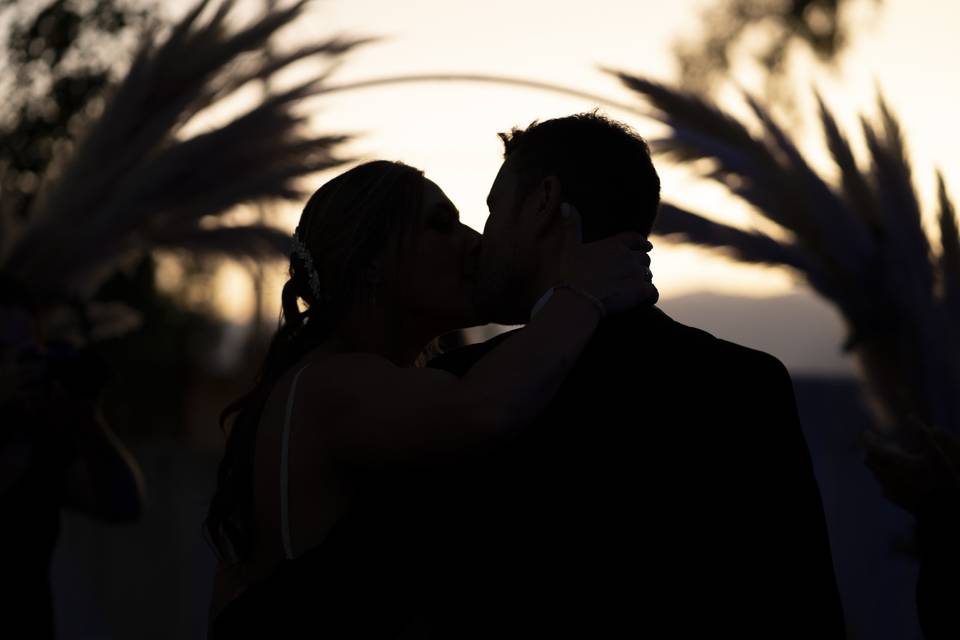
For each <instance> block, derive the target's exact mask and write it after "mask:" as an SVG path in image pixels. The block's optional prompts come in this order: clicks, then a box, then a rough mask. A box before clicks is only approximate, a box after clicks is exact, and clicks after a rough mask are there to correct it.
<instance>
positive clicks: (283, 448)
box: [280, 362, 310, 560]
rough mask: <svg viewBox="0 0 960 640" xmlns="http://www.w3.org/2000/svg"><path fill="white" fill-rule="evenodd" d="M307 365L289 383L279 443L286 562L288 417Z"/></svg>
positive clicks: (289, 555) (289, 551)
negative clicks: (295, 392)
mask: <svg viewBox="0 0 960 640" xmlns="http://www.w3.org/2000/svg"><path fill="white" fill-rule="evenodd" d="M309 365H310V363H309V362H308V363H307V364H305V365H303V366H302V367H300V370H299V371H297V373H296V375H295V376H293V382H292V383H290V393H289V395H288V396H287V413H286V417H285V418H284V420H283V437H282V440H281V443H280V526H281V529H282V531H283V550H284V553H285V554H286V557H287V559H288V560H292V559H293V557H294V556H293V546H292V545H291V544H290V522H289V512H290V506H289V488H288V482H287V478H288V475H289V474H288V472H287V466H288V464H289V459H290V451H289V443H290V415H291V414H292V413H293V392H294V391H295V390H296V388H297V379H298V378H299V377H300V374H301V373H303V370H304V369H306V368H307V367H308V366H309Z"/></svg>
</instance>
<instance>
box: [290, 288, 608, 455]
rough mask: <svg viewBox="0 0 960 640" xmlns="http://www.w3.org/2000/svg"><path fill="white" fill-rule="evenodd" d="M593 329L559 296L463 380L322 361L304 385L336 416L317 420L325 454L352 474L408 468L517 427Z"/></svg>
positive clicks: (584, 305) (374, 361)
mask: <svg viewBox="0 0 960 640" xmlns="http://www.w3.org/2000/svg"><path fill="white" fill-rule="evenodd" d="M599 320H600V315H599V313H598V312H597V309H596V308H595V307H594V305H593V304H592V303H591V302H590V301H589V300H588V299H587V298H585V297H583V296H580V295H578V294H577V293H574V292H572V291H570V290H568V289H560V290H558V291H557V292H556V293H555V294H554V295H553V297H552V298H551V299H550V301H549V302H548V303H547V304H546V306H544V307H543V310H542V311H540V313H539V314H538V315H537V316H536V318H535V319H534V320H533V321H532V322H531V323H530V324H529V325H527V328H526V329H524V330H523V331H521V332H519V333H518V334H517V335H516V336H513V337H511V338H510V339H508V340H506V341H504V342H503V343H501V344H499V345H497V347H496V348H495V349H493V350H492V351H491V352H490V353H488V354H487V355H486V356H485V357H484V358H482V359H481V360H479V361H478V362H477V363H476V364H475V365H474V366H473V368H471V369H470V371H469V372H468V373H467V375H466V376H464V377H463V378H462V379H461V378H457V377H455V376H453V375H451V374H449V373H447V372H445V371H440V370H436V369H415V368H403V367H398V366H396V365H394V364H392V363H391V362H389V361H388V360H386V359H384V358H381V357H378V356H374V355H369V354H345V355H342V356H336V357H333V358H330V359H328V360H327V361H326V363H325V365H324V366H322V367H318V368H317V369H316V370H315V371H314V373H313V376H312V377H314V378H315V379H317V384H316V385H311V386H312V387H313V393H315V394H323V395H324V396H325V402H324V404H325V405H327V406H334V407H336V410H335V411H334V412H333V415H330V414H328V415H329V418H331V419H329V420H324V419H323V418H318V420H319V421H320V422H323V423H324V424H323V425H318V427H319V428H321V429H323V431H324V438H323V439H324V442H325V445H326V446H327V447H328V450H329V451H330V452H331V453H333V454H334V455H336V456H337V457H339V458H341V459H342V460H344V461H346V462H349V463H354V464H372V465H378V464H391V463H403V462H404V461H409V462H415V461H417V460H422V459H426V458H430V457H433V456H442V455H449V454H451V453H455V452H457V451H461V450H464V449H470V448H474V447H476V446H478V445H482V444H483V443H485V442H488V441H490V440H491V439H493V438H495V437H496V436H498V435H500V434H504V433H505V432H507V431H509V430H511V429H515V428H519V427H522V426H524V425H526V424H528V423H530V422H531V421H532V420H533V419H534V418H535V417H536V416H537V415H539V414H540V412H541V411H543V409H544V408H545V407H546V406H547V404H548V403H549V401H550V400H551V399H552V398H553V396H554V394H555V393H556V392H557V390H558V389H559V388H560V385H561V383H562V382H563V380H564V378H565V377H566V375H567V373H568V372H569V371H570V369H571V368H572V367H573V365H574V363H575V362H576V360H577V357H578V356H579V355H580V352H581V351H582V350H583V348H584V347H585V346H586V344H587V343H588V342H589V340H590V337H591V336H592V335H593V332H594V330H595V329H596V327H597V325H598V323H599ZM311 369H313V367H311ZM308 371H309V369H308ZM321 377H322V378H323V381H322V382H321V381H320V380H319V379H320V378H321ZM331 401H332V402H331Z"/></svg>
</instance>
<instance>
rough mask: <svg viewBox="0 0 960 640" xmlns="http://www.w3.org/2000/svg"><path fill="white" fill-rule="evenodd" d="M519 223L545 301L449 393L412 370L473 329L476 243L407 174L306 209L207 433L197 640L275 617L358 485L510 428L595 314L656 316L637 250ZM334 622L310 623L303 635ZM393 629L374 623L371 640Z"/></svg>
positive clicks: (562, 211) (444, 380) (398, 172)
mask: <svg viewBox="0 0 960 640" xmlns="http://www.w3.org/2000/svg"><path fill="white" fill-rule="evenodd" d="M525 206H534V207H536V206H539V207H540V208H541V209H542V210H538V211H536V212H533V213H530V215H526V216H525V219H528V220H529V221H530V222H529V224H532V225H538V227H539V228H538V229H537V230H536V231H537V232H538V233H541V234H543V237H544V240H543V242H541V243H540V248H541V249H542V255H541V256H539V260H538V263H539V265H540V269H541V271H542V273H541V274H540V275H541V276H542V277H541V278H540V281H542V282H545V283H547V284H548V286H549V285H550V284H553V285H554V286H555V294H554V295H553V296H552V297H550V298H549V300H548V301H547V302H546V304H545V305H544V306H543V307H542V309H541V310H540V311H539V312H538V313H537V315H536V317H535V319H534V320H532V321H531V323H530V324H529V325H528V328H527V329H526V330H525V331H522V332H519V333H518V334H517V335H516V336H515V337H512V338H511V339H509V340H505V341H504V342H503V343H502V344H500V345H498V346H497V347H496V348H494V349H493V350H492V351H491V352H490V353H489V354H488V355H487V356H486V357H484V358H483V359H482V360H480V361H479V362H478V363H477V364H476V365H475V366H474V367H473V368H472V369H471V370H470V371H469V372H468V373H467V374H466V375H465V376H464V377H463V378H457V377H455V376H453V375H451V374H449V373H447V372H444V371H441V370H437V369H430V368H424V367H422V366H417V365H418V364H420V362H421V361H422V357H423V356H422V354H423V353H424V351H425V348H426V347H427V346H428V345H429V344H430V343H431V341H432V340H433V339H434V338H436V337H437V336H440V335H442V334H444V333H447V332H450V331H452V330H455V329H459V328H463V327H469V326H476V325H479V324H483V323H484V322H485V320H484V318H482V317H480V314H478V312H477V309H476V308H475V305H474V293H475V289H476V285H477V278H476V273H477V262H478V255H479V251H480V239H481V238H480V235H479V234H478V233H477V232H475V231H473V230H472V229H470V228H469V227H467V226H465V225H464V224H462V223H461V222H460V220H459V215H458V212H457V209H456V208H455V207H454V205H453V204H452V203H451V202H450V200H449V199H448V198H447V197H446V195H444V193H443V191H441V189H440V188H439V187H438V186H437V185H436V184H434V183H433V182H431V181H430V180H428V179H427V178H425V177H424V176H423V173H422V172H421V171H419V170H417V169H415V168H412V167H409V166H407V165H404V164H402V163H399V162H388V161H374V162H368V163H365V164H362V165H359V166H357V167H355V168H353V169H351V170H349V171H347V172H345V173H343V174H341V175H339V176H338V177H336V178H334V179H333V180H330V181H329V182H327V183H326V184H324V185H323V186H322V187H320V188H319V189H318V190H317V191H316V192H315V193H314V194H313V195H312V196H311V197H310V199H309V200H308V201H307V203H306V206H305V207H304V209H303V212H302V215H301V217H300V221H299V224H298V227H297V231H296V232H295V234H294V246H295V249H294V251H293V252H292V254H291V256H290V270H289V273H290V279H289V280H288V281H287V282H286V284H285V285H284V287H283V293H282V303H283V311H282V320H281V324H280V327H279V329H278V330H277V332H276V334H275V336H274V337H273V340H272V342H271V344H270V347H269V350H268V352H267V354H266V357H265V359H264V362H263V364H262V366H261V368H260V372H259V374H258V376H257V378H256V382H255V384H254V385H253V388H252V389H251V390H250V391H249V392H248V393H247V394H246V395H244V396H242V397H241V398H240V399H238V400H237V401H235V402H234V403H232V404H230V405H229V406H228V407H227V408H226V409H225V410H224V412H223V414H222V415H221V425H222V426H223V424H224V423H225V421H226V419H227V418H228V417H229V416H231V415H234V414H235V418H234V421H233V424H232V426H231V428H230V431H229V436H228V438H227V442H226V449H225V453H224V456H223V459H222V461H221V463H220V467H219V472H218V478H217V487H216V490H215V493H214V495H213V497H212V499H211V502H210V508H209V512H208V515H207V518H206V520H205V522H204V530H205V533H206V534H207V535H208V536H209V538H210V540H211V541H212V544H213V546H214V548H215V550H216V552H217V555H218V557H219V565H218V568H217V574H216V578H215V582H214V587H213V593H212V598H211V604H210V621H211V622H210V637H211V638H218V639H219V638H228V637H238V636H241V635H244V634H245V633H246V634H248V633H249V632H251V631H252V629H253V628H255V627H256V628H268V629H269V628H271V627H270V624H271V622H270V621H271V620H273V621H277V616H283V615H285V614H283V613H282V611H283V603H285V602H290V601H291V600H290V598H289V597H288V596H289V595H290V594H294V593H299V594H302V593H303V592H304V590H308V589H310V588H311V584H312V583H311V582H309V576H310V573H311V570H310V569H309V568H307V566H308V564H309V562H310V561H311V558H313V554H311V553H310V550H311V549H316V548H317V547H318V545H319V544H320V543H321V541H322V540H323V539H324V536H325V535H326V534H327V533H328V532H329V531H330V529H331V528H332V527H333V525H334V524H335V523H336V522H337V520H338V519H339V518H340V517H342V516H343V514H344V512H345V511H346V510H348V509H349V508H350V504H351V499H352V497H353V496H355V495H356V494H357V492H358V491H359V490H360V489H361V488H362V487H364V486H365V484H366V483H369V482H373V481H389V477H390V473H391V471H392V470H399V469H402V468H404V466H407V465H415V464H417V463H418V462H422V461H429V460H435V459H441V458H451V457H454V456H457V455H459V454H462V453H464V452H469V451H476V450H477V449H478V448H481V447H484V446H489V445H492V444H495V443H496V442H498V441H499V440H500V439H502V438H504V437H508V436H509V434H510V433H511V432H515V431H516V430H517V429H521V428H523V427H524V426H525V425H527V424H529V423H530V422H531V421H532V420H533V419H534V418H535V417H536V416H537V415H538V413H539V412H540V411H542V410H543V408H544V407H545V406H546V405H547V403H548V402H549V401H550V400H551V399H552V397H553V395H554V394H555V393H556V391H557V390H558V388H559V387H560V384H561V382H562V381H563V379H564V377H565V376H566V375H567V373H568V372H569V370H570V369H571V367H572V366H573V364H574V362H575V361H576V359H577V357H578V355H579V354H580V352H581V350H582V349H583V347H584V346H585V345H586V344H587V342H588V341H589V340H590V338H591V336H592V335H593V332H594V330H595V329H596V327H597V326H598V324H599V322H600V320H601V318H602V317H603V316H604V315H605V314H612V313H617V312H619V311H623V310H626V309H628V308H632V307H636V306H639V305H643V304H650V303H653V302H655V301H656V298H657V295H658V294H657V291H656V288H655V287H654V286H653V284H652V283H651V282H649V281H648V279H647V277H645V275H646V274H649V271H648V270H647V266H648V265H649V263H650V260H649V257H648V256H647V253H646V252H647V251H649V249H650V245H649V243H647V241H646V240H645V238H643V236H641V235H640V234H637V233H623V234H620V235H619V236H616V237H613V238H609V239H606V240H602V241H598V242H593V243H589V244H583V243H582V242H581V241H580V235H579V225H580V220H579V215H578V214H577V212H576V210H575V209H573V208H572V207H569V206H567V205H563V206H558V205H552V206H549V207H544V205H542V203H541V204H540V205H537V204H536V203H532V204H531V203H527V205H525ZM525 224H526V223H525ZM301 302H302V306H301ZM317 570H319V569H317ZM313 575H314V576H316V575H318V574H317V573H313ZM313 582H314V583H315V582H317V581H316V580H314V581H313ZM317 598H318V599H317V600H315V603H316V606H317V607H323V605H324V602H323V601H321V599H320V596H319V595H318V596H317ZM336 613H337V612H336V611H328V610H326V609H322V613H319V614H318V615H317V617H316V620H318V623H317V624H318V625H320V627H319V628H320V629H322V630H324V631H328V632H329V630H330V629H331V627H335V626H336V624H335V622H334V618H335V617H336ZM403 624H404V622H403V621H402V620H399V621H397V620H385V621H383V622H382V625H383V630H384V631H385V635H391V634H392V635H396V634H397V633H399V632H400V631H401V630H402V628H403ZM264 625H266V626H265V627H264ZM280 626H282V625H280Z"/></svg>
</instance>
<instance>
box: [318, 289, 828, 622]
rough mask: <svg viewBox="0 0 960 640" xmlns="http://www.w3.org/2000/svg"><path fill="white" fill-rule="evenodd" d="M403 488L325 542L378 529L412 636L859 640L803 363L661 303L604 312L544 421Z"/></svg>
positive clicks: (443, 360) (455, 366) (451, 365)
mask: <svg viewBox="0 0 960 640" xmlns="http://www.w3.org/2000/svg"><path fill="white" fill-rule="evenodd" d="M518 331H523V329H519V330H518ZM516 333H517V332H516V331H515V332H510V333H507V334H503V335H501V336H498V337H497V338H494V339H492V340H489V341H487V342H485V343H482V344H477V345H473V346H468V347H465V348H461V349H457V350H455V351H453V352H450V353H447V354H444V355H442V356H440V357H438V358H436V359H434V361H432V362H431V363H430V366H433V367H440V368H443V369H446V370H448V371H450V372H452V373H454V374H456V375H458V376H462V375H464V374H465V373H466V372H467V371H468V370H469V369H470V367H471V365H472V364H473V363H474V362H476V361H477V360H478V359H479V358H481V357H482V356H483V355H484V354H485V353H487V352H488V351H490V350H491V349H493V348H495V347H496V346H497V345H498V344H500V343H501V342H502V341H504V340H510V339H511V338H512V337H513V336H514V335H516ZM387 484H388V485H389V486H390V487H391V488H390V490H389V491H387V492H385V493H382V494H380V495H381V497H380V499H379V502H377V501H373V502H371V504H372V505H373V504H378V505H379V506H372V507H370V508H369V509H367V511H366V512H364V511H363V510H362V509H361V510H359V511H358V513H359V514H362V515H360V516H359V517H358V516H356V515H355V516H354V518H353V519H352V520H351V519H350V518H346V519H345V520H344V522H343V523H342V525H341V527H340V530H339V531H337V534H338V535H337V536H331V539H330V541H329V542H330V543H331V544H332V548H330V549H328V551H331V552H336V544H337V540H340V541H349V540H356V539H364V540H366V541H367V544H369V545H370V549H373V548H375V547H377V546H378V545H377V543H376V542H371V536H373V535H375V534H374V533H373V531H374V530H379V531H381V532H382V536H383V538H382V540H383V546H382V547H380V548H379V551H377V553H383V554H384V556H386V555H387V554H389V555H391V557H393V558H394V560H393V561H392V563H391V562H386V561H385V562H384V563H383V564H382V565H380V566H382V567H383V568H384V570H385V571H394V572H405V573H406V578H405V579H404V580H405V583H406V584H407V585H408V586H407V587H406V588H405V589H401V591H403V594H402V597H403V598H407V599H408V600H407V601H406V604H404V605H403V607H401V608H404V609H406V610H410V611H415V612H416V615H417V616H418V617H419V619H420V620H421V622H422V626H421V627H420V628H421V629H422V632H421V635H416V634H411V636H410V637H435V638H473V637H476V638H481V637H483V638H503V637H527V638H529V637H553V636H554V635H555V634H559V633H564V634H569V633H573V634H574V636H575V637H576V636H579V637H591V638H600V637H603V638H606V637H613V636H614V635H615V636H617V637H644V636H645V637H656V638H714V637H731V638H738V639H743V638H764V639H769V638H811V639H812V638H817V639H832V638H843V637H845V633H844V619H843V612H842V609H841V605H840V599H839V595H838V591H837V585H836V581H835V577H834V569H833V563H832V558H831V552H830V545H829V541H828V538H827V529H826V525H825V521H824V514H823V508H822V504H821V498H820V493H819V490H818V487H817V483H816V480H815V478H814V475H813V470H812V467H811V462H810V455H809V452H808V449H807V446H806V443H805V440H804V436H803V433H802V432H801V428H800V422H799V419H798V415H797V408H796V404H795V400H794V394H793V387H792V384H791V380H790V376H789V374H788V373H787V370H786V369H785V368H784V366H783V364H782V363H781V362H780V361H779V360H777V359H776V358H775V357H773V356H771V355H769V354H766V353H763V352H761V351H756V350H753V349H749V348H746V347H743V346H740V345H737V344H734V343H731V342H728V341H725V340H721V339H718V338H715V337H714V336H712V335H710V334H709V333H707V332H705V331H702V330H699V329H696V328H693V327H688V326H685V325H683V324H680V323H678V322H676V321H674V320H673V319H672V318H670V317H669V316H667V315H666V314H665V313H663V312H662V311H660V310H659V309H658V308H656V307H647V308H643V309H639V310H634V311H630V312H627V313H622V314H618V315H615V316H611V317H608V318H607V319H605V320H604V321H603V322H602V323H601V325H600V327H599V328H598V329H597V332H596V333H595V335H594V337H593V338H592V340H591V342H590V343H589V345H588V346H587V348H586V349H585V350H584V352H583V353H582V354H581V356H580V358H579V359H578V361H577V363H576V365H575V367H574V368H573V370H572V372H571V373H570V375H569V376H568V377H567V379H566V381H565V382H564V384H563V386H562V388H561V389H560V391H559V393H557V395H556V397H555V399H554V400H553V401H552V402H551V403H550V405H549V406H548V407H547V409H546V410H545V411H544V412H543V413H542V414H541V416H540V417H539V419H538V420H536V422H535V423H534V424H533V425H531V426H530V427H528V428H525V429H523V430H521V431H518V432H517V433H516V435H515V436H514V437H511V438H510V439H509V440H506V441H504V442H502V443H500V444H499V445H498V446H497V447H495V448H494V449H492V450H489V451H485V452H483V453H477V454H475V455H472V456H470V457H467V458H461V459H458V460H456V461H455V462H451V463H450V464H445V465H438V466H436V467H433V468H418V469H412V470H410V471H409V472H407V474H406V479H405V480H404V481H399V480H396V481H392V482H388V483H387ZM378 510H379V511H378ZM351 528H353V529H351ZM376 535H380V534H376ZM358 536H359V537H358ZM364 536H366V537H364ZM371 553H374V552H373V551H371ZM401 557H402V558H403V559H402V560H398V559H397V558H401ZM388 567H389V569H388ZM371 580H376V578H375V577H371ZM395 604H396V603H395ZM371 615H375V614H374V613H373V612H372V611H371Z"/></svg>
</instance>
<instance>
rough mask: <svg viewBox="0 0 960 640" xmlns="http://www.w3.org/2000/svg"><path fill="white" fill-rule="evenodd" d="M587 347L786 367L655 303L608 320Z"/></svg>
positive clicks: (712, 363)
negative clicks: (683, 321)
mask: <svg viewBox="0 0 960 640" xmlns="http://www.w3.org/2000/svg"><path fill="white" fill-rule="evenodd" d="M588 348H589V349H591V350H600V351H602V353H603V355H604V356H606V357H607V358H613V359H628V358H632V357H634V356H635V355H636V354H637V353H642V354H650V355H651V356H653V357H656V358H657V359H659V360H676V361H678V362H682V363H684V364H694V363H695V364H698V365H700V366H704V367H707V368H711V369H712V368H715V367H721V368H725V369H731V368H749V369H751V370H762V371H767V372H769V371H772V370H781V369H782V370H784V371H785V370H786V369H785V367H784V365H783V363H782V362H781V361H780V360H779V359H778V358H777V357H776V356H774V355H772V354H770V353H767V352H766V351H761V350H759V349H754V348H752V347H748V346H746V345H742V344H739V343H737V342H732V341H730V340H726V339H724V338H721V337H718V336H716V335H714V334H713V333H711V332H710V331H708V330H706V329H703V328H701V327H696V326H692V325H687V324H684V323H682V322H679V321H677V320H676V319H674V318H672V317H671V316H670V315H669V314H667V313H666V312H664V311H663V310H662V309H660V308H659V307H656V306H653V307H650V308H647V309H643V310H640V311H637V312H629V313H627V314H622V315H621V316H619V317H614V318H610V319H608V321H606V322H605V325H604V326H602V327H601V331H599V332H598V335H597V336H596V338H595V340H593V341H592V342H591V344H590V347H588Z"/></svg>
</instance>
